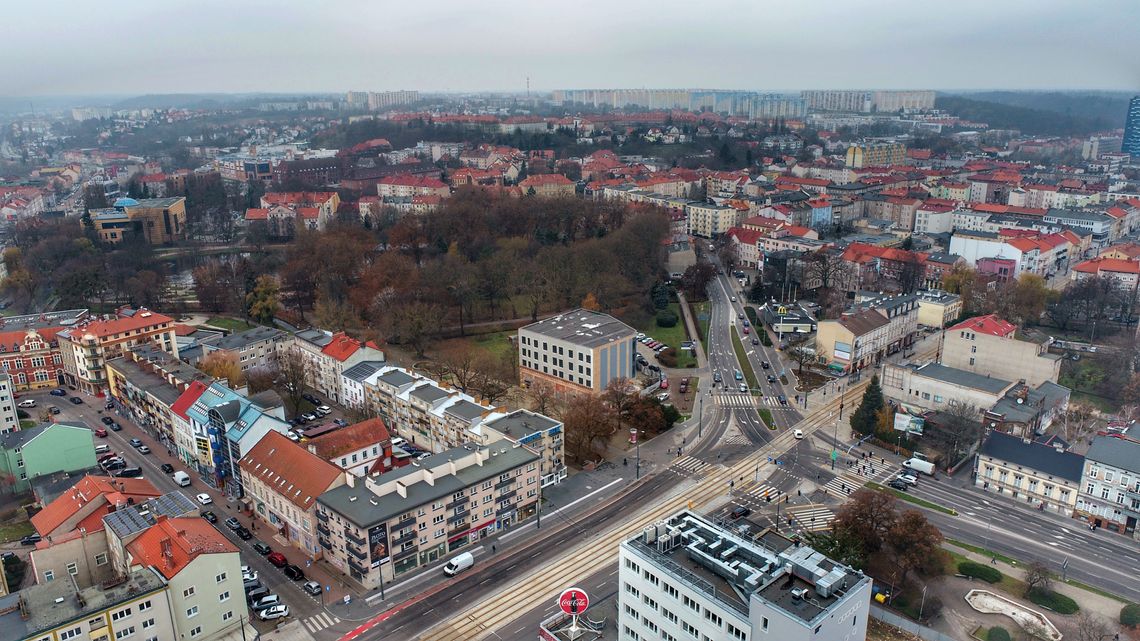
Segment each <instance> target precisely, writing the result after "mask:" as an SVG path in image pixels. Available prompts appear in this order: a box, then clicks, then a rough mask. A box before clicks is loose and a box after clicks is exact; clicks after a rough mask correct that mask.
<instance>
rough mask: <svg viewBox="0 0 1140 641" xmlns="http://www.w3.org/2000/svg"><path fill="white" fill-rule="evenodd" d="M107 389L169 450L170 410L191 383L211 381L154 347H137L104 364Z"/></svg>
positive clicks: (171, 439)
mask: <svg viewBox="0 0 1140 641" xmlns="http://www.w3.org/2000/svg"><path fill="white" fill-rule="evenodd" d="M106 369H107V389H108V390H109V391H110V393H111V396H112V397H113V398H114V399H115V400H116V401H118V402H119V404H120V407H121V408H122V409H123V410H125V411H126V412H127V413H129V414H130V416H131V417H132V418H133V419H134V420H135V422H136V423H138V424H139V425H140V426H141V427H142V428H143V429H144V430H145V431H146V432H147V433H149V434H150V435H151V436H154V437H155V438H157V439H159V440H160V441H162V442H163V444H165V445H167V446H168V447H170V446H172V445H174V444H175V443H176V442H177V439H176V438H175V434H174V419H173V416H172V415H171V412H170V408H171V406H172V405H174V403H175V402H176V401H177V400H178V397H179V396H181V395H182V393H183V392H184V391H186V388H187V387H189V386H190V384H191V383H193V382H195V381H198V382H201V383H203V384H206V385H208V384H210V383H211V382H213V380H214V378H213V377H212V376H210V375H208V374H205V373H203V372H201V371H199V370H197V369H195V368H193V367H190V366H189V365H187V364H185V363H183V362H182V361H180V360H178V359H177V358H175V357H173V356H171V355H170V354H167V353H166V352H164V351H162V350H160V349H158V348H157V347H155V346H154V345H139V346H137V347H134V348H132V349H129V350H127V352H126V354H125V355H124V356H121V357H119V358H112V359H110V360H108V361H107V368H106Z"/></svg>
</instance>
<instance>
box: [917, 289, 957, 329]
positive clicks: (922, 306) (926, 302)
mask: <svg viewBox="0 0 1140 641" xmlns="http://www.w3.org/2000/svg"><path fill="white" fill-rule="evenodd" d="M961 315H962V297H961V296H958V295H957V294H951V293H948V292H943V291H939V290H926V291H921V292H918V324H919V325H924V326H926V327H937V328H938V329H942V328H943V327H946V326H947V325H949V324H951V323H953V322H954V321H956V320H958V317H959V316H961Z"/></svg>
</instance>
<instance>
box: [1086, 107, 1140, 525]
mask: <svg viewBox="0 0 1140 641" xmlns="http://www.w3.org/2000/svg"><path fill="white" fill-rule="evenodd" d="M1133 102H1134V103H1135V102H1136V101H1135V100H1133ZM1074 514H1075V516H1077V517H1079V518H1082V519H1085V520H1087V521H1088V522H1089V523H1092V524H1094V525H1096V526H1099V527H1104V528H1106V529H1110V530H1112V531H1114V532H1118V533H1120V534H1124V535H1126V536H1131V537H1132V538H1134V539H1140V529H1138V528H1137V527H1136V524H1137V521H1138V520H1140V441H1135V440H1133V439H1130V438H1127V437H1124V436H1122V435H1102V436H1097V437H1096V438H1094V439H1093V442H1092V445H1090V446H1089V450H1088V452H1086V453H1085V467H1084V471H1083V472H1082V474H1081V494H1080V496H1078V497H1077V510H1076V512H1075V513H1074Z"/></svg>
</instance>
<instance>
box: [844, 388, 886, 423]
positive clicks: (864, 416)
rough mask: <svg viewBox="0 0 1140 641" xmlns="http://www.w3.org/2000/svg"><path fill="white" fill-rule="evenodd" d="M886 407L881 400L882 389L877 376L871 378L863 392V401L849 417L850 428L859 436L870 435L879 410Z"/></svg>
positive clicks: (884, 402)
mask: <svg viewBox="0 0 1140 641" xmlns="http://www.w3.org/2000/svg"><path fill="white" fill-rule="evenodd" d="M884 405H886V401H884V400H883V388H882V387H880V386H879V376H878V375H877V374H876V375H874V376H872V377H871V383H870V384H869V385H868V386H867V389H866V390H865V391H864V392H863V401H862V402H861V403H860V404H859V408H858V409H856V410H855V413H854V414H852V415H851V428H852V429H853V430H855V431H856V432H859V433H860V434H871V433H872V432H874V431H875V424H876V422H877V417H878V413H879V410H880V409H882V408H883V406H884Z"/></svg>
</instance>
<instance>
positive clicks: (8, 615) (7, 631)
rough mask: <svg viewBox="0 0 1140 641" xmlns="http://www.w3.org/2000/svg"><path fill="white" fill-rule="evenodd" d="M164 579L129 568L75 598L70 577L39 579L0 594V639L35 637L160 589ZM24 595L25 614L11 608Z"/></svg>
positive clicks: (152, 571)
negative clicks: (122, 576)
mask: <svg viewBox="0 0 1140 641" xmlns="http://www.w3.org/2000/svg"><path fill="white" fill-rule="evenodd" d="M165 585H166V584H165V582H164V581H163V580H162V577H160V576H159V575H158V573H157V572H155V571H154V570H152V569H150V568H139V569H137V570H135V571H134V572H131V573H130V574H129V575H128V576H127V577H126V580H125V581H123V582H122V583H120V584H118V585H115V586H111V587H107V588H104V587H102V586H99V585H95V586H91V587H89V588H83V589H81V590H80V591H79V596H80V597H82V598H81V599H80V598H77V597H76V594H75V588H74V587H72V584H71V581H66V580H62V579H61V580H58V581H47V582H44V583H38V584H36V585H33V586H30V587H27V588H24V589H23V590H20V591H19V592H18V593H13V594H10V595H7V596H5V597H3V598H0V612H4V614H2V615H0V641H22V640H23V639H27V638H29V637H33V638H38V637H39V635H40V634H42V633H43V632H45V631H48V630H53V629H55V628H58V627H60V626H63V625H66V624H68V623H71V622H72V621H75V622H84V623H85V622H86V621H85V620H86V619H87V618H88V617H90V616H91V615H92V614H95V613H96V612H102V611H104V610H107V609H108V608H113V607H115V606H116V605H118V604H120V603H126V602H128V601H134V600H135V599H138V598H139V597H142V596H145V595H147V594H152V593H154V592H157V591H159V590H162V589H163V587H164V586H165ZM20 597H23V599H24V603H25V604H26V605H27V611H28V618H27V619H26V620H24V619H23V618H22V617H21V616H20V608H19V607H16V608H13V609H11V610H9V609H8V607H7V606H11V605H15V604H17V603H18V602H19V599H20Z"/></svg>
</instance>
